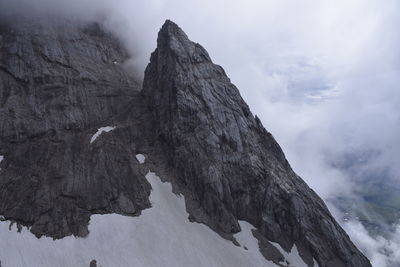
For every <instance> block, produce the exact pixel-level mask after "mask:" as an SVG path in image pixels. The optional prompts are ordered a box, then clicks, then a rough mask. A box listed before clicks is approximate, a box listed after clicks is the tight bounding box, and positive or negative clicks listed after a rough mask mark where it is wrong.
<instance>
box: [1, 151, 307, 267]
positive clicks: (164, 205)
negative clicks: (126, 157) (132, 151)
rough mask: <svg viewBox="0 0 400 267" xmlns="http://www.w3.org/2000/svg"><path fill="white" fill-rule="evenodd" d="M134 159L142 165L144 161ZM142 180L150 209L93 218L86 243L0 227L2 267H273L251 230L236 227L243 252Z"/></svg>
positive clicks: (166, 188)
mask: <svg viewBox="0 0 400 267" xmlns="http://www.w3.org/2000/svg"><path fill="white" fill-rule="evenodd" d="M137 156H138V158H140V161H141V162H142V160H143V161H144V156H143V155H137ZM146 178H147V180H148V181H149V182H150V184H151V186H152V192H151V196H150V199H151V203H152V207H151V208H150V209H146V210H144V211H143V213H142V214H141V215H140V216H139V217H126V216H121V215H116V214H108V215H93V216H92V217H91V220H90V225H89V231H90V234H89V235H88V236H87V237H86V238H75V237H72V236H69V237H65V238H63V239H61V240H52V239H51V238H46V237H42V238H40V239H37V238H36V237H35V236H34V235H33V234H31V233H30V232H29V231H28V230H27V229H25V228H23V229H22V231H21V233H18V232H17V230H16V227H11V231H10V230H9V222H1V223H0V237H1V242H0V260H1V266H2V267H27V266H29V267H57V266H60V267H61V266H63V267H64V266H65V267H69V266H71V267H72V266H74V267H75V266H86V267H87V266H89V263H90V261H92V260H94V259H95V260H96V261H97V263H98V265H99V266H103V267H124V266H135V267H140V266H143V267H152V266H157V267H158V266H173V267H178V266H196V267H200V266H204V267H206V266H207V267H209V266H216V267H217V266H226V267H233V266H238V267H241V266H260V267H261V266H265V267H268V266H276V265H275V264H273V263H272V262H269V261H267V260H266V259H265V258H264V257H263V256H262V255H261V253H260V252H259V249H258V241H257V240H256V239H255V238H254V236H253V235H252V232H251V230H252V229H253V226H252V225H250V224H249V223H247V222H244V221H241V222H240V226H241V228H242V232H239V233H238V234H236V235H235V238H236V239H237V241H238V242H239V243H240V244H241V247H239V246H236V245H234V244H233V243H232V242H231V241H228V240H225V239H223V238H221V237H220V236H219V235H218V234H217V233H215V232H214V231H212V230H211V229H210V228H209V227H207V226H205V225H203V224H199V223H191V222H189V220H188V213H187V212H186V209H185V201H184V198H183V197H182V196H180V195H175V194H174V193H173V192H172V187H171V185H170V184H169V183H163V182H162V181H161V180H160V178H159V177H158V176H157V175H156V174H155V173H153V172H150V171H149V172H148V174H147V175H146ZM276 246H277V247H278V249H280V250H281V248H280V247H279V245H276ZM281 251H283V250H281ZM292 251H293V253H290V254H289V255H290V259H291V261H292V262H291V263H292V264H291V265H293V266H296V267H301V266H306V265H305V264H304V263H303V262H302V260H301V259H300V257H299V256H298V254H297V250H296V249H295V248H294V249H293V250H292Z"/></svg>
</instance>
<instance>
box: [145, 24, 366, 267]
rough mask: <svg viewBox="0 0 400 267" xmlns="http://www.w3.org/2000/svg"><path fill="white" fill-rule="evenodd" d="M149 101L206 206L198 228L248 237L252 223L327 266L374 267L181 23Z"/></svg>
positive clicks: (174, 157)
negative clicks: (242, 223)
mask: <svg viewBox="0 0 400 267" xmlns="http://www.w3.org/2000/svg"><path fill="white" fill-rule="evenodd" d="M143 94H144V95H145V97H146V100H147V102H148V104H149V107H150V109H151V112H152V114H153V116H154V122H155V124H154V129H156V134H157V138H158V140H159V144H160V145H161V146H162V148H163V150H164V154H165V156H166V157H168V159H169V164H170V166H171V167H172V169H174V170H175V171H176V172H177V177H176V178H177V179H178V183H179V184H180V185H181V186H183V187H185V188H186V189H188V190H189V191H190V192H191V195H189V196H188V197H191V198H192V199H193V200H194V201H195V202H196V203H197V204H198V207H193V208H192V209H190V207H189V211H190V213H191V215H192V216H193V217H194V219H195V220H199V221H202V222H206V223H207V224H209V225H210V226H211V227H213V228H214V229H216V230H218V231H221V232H224V233H233V232H238V231H240V228H239V225H238V222H237V220H238V219H240V220H246V221H248V222H250V223H252V224H253V225H254V226H256V227H257V228H258V229H259V231H260V232H261V233H262V234H263V235H264V236H265V237H266V238H267V239H268V240H271V241H275V242H278V243H279V244H280V245H281V246H282V247H283V248H285V249H287V250H289V249H290V248H291V247H292V246H293V244H296V245H297V247H299V248H301V250H302V251H303V253H304V254H307V253H306V252H309V253H310V254H311V255H312V256H313V257H314V258H316V259H317V261H318V263H319V265H320V266H335V267H337V266H369V262H368V260H367V259H366V258H365V257H364V256H363V255H362V254H361V253H360V252H359V251H358V250H357V248H356V247H355V246H354V245H353V244H352V243H351V241H350V239H349V237H348V236H347V235H346V233H345V232H344V231H343V230H342V228H341V227H340V226H339V225H338V224H337V223H336V222H335V220H334V219H333V218H332V216H331V215H330V213H329V211H328V209H327V208H326V206H325V204H324V203H323V201H322V200H321V199H320V198H319V197H318V196H317V195H316V194H315V192H314V191H313V190H311V189H310V188H309V187H308V186H307V185H306V184H305V183H304V182H303V180H302V179H301V178H300V177H299V176H297V175H296V174H295V173H294V172H293V170H292V169H291V168H290V165H289V163H288V162H287V160H286V159H285V156H284V154H283V152H282V150H281V148H280V147H279V145H278V144H277V142H276V141H275V140H274V138H273V137H272V135H271V134H270V133H269V132H268V131H267V130H265V129H264V127H263V126H262V124H261V122H260V120H259V119H258V118H257V117H254V116H253V115H252V113H251V112H250V110H249V107H248V106H247V104H246V103H245V102H244V101H243V99H242V98H241V96H240V94H239V91H238V89H237V88H236V87H235V86H234V85H233V84H232V83H231V82H230V80H229V78H228V77H227V76H226V74H225V72H224V70H223V69H222V68H221V67H220V66H218V65H215V64H213V63H212V61H211V59H210V57H209V55H208V53H207V51H206V50H205V49H204V48H203V47H202V46H201V45H199V44H197V43H193V42H191V41H190V40H189V39H188V37H187V36H186V34H185V33H184V32H183V31H182V30H181V29H180V28H179V27H178V26H177V25H176V24H174V23H173V22H170V21H167V22H166V23H165V24H164V26H163V27H162V29H161V31H160V32H159V35H158V39H157V49H156V50H155V51H154V52H153V54H152V55H151V60H150V64H149V65H148V66H147V68H146V71H145V79H144V83H143ZM197 216H198V217H197ZM304 258H305V260H307V261H308V262H310V263H311V262H312V261H310V260H309V259H307V258H308V257H307V255H304ZM311 264H312V263H311Z"/></svg>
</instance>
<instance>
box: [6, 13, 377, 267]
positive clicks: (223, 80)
mask: <svg viewBox="0 0 400 267" xmlns="http://www.w3.org/2000/svg"><path fill="white" fill-rule="evenodd" d="M127 58H128V54H127V52H126V51H125V50H124V48H123V47H122V46H121V45H120V44H119V42H118V41H117V40H116V39H115V38H114V37H113V36H112V35H111V34H110V33H108V32H107V31H105V30H104V29H103V28H102V27H101V26H100V25H99V24H90V25H80V24H78V23H70V22H68V23H65V21H61V22H60V21H59V22H57V23H55V22H54V21H50V22H49V21H45V20H43V21H41V22H32V21H24V19H22V20H21V21H13V23H12V24H11V23H6V22H4V21H2V20H0V125H1V127H0V155H1V156H4V159H3V160H2V161H1V162H0V168H1V169H0V215H1V216H2V217H4V219H5V220H9V221H15V222H17V223H18V224H22V225H24V226H28V227H30V231H31V232H32V233H34V234H35V235H36V236H37V237H40V236H43V235H46V236H50V237H53V238H55V239H57V238H63V237H65V236H68V235H76V236H86V235H87V234H89V233H88V222H89V219H90V216H91V215H92V214H105V213H118V214H123V215H129V216H139V215H140V214H141V212H142V210H143V209H146V208H149V207H151V203H150V201H149V195H150V190H151V186H150V184H149V183H148V181H147V180H146V178H145V177H144V175H145V171H147V170H148V169H149V168H150V169H152V170H155V171H156V172H157V173H159V174H162V175H161V176H162V177H163V178H164V179H167V180H169V181H170V182H171V183H172V185H173V187H174V190H175V191H176V192H180V193H182V194H184V196H185V200H186V208H187V210H188V212H189V213H190V218H189V219H190V220H193V221H197V222H202V223H204V224H206V225H208V226H209V227H211V228H212V229H213V230H215V231H216V232H218V233H219V234H220V235H221V236H223V237H225V238H232V234H233V233H236V232H238V231H240V225H239V224H238V220H245V221H248V222H250V223H251V224H253V225H254V226H255V227H257V231H254V236H255V237H256V238H258V240H259V244H260V247H261V250H262V251H263V252H264V256H265V257H266V258H267V259H268V260H272V261H274V262H275V263H277V264H278V265H279V264H280V263H279V262H280V258H279V257H274V256H272V255H271V253H270V251H269V250H268V248H271V247H273V245H271V244H270V243H269V242H270V241H273V242H278V243H279V244H280V245H281V246H282V247H283V248H284V249H285V250H290V249H291V248H292V246H293V245H296V246H297V248H298V250H299V251H300V254H301V256H302V258H303V259H304V261H305V262H306V263H307V264H308V265H309V266H313V258H314V259H316V260H317V262H318V264H319V266H321V267H324V266H334V267H337V266H339V267H340V266H354V267H356V266H357V267H359V266H363V267H364V266H366V267H367V266H371V265H370V263H369V261H368V259H367V258H365V257H364V256H363V255H362V254H361V253H360V252H359V251H358V249H357V248H356V247H355V246H354V245H353V244H352V242H351V241H350V239H349V237H348V236H347V235H346V233H345V232H344V231H343V230H342V228H341V227H340V226H339V225H338V224H337V223H336V222H335V220H334V219H333V217H332V216H331V214H330V213H329V211H328V209H327V208H326V206H325V204H324V203H323V201H322V200H321V199H320V198H319V197H318V196H317V195H316V194H315V193H314V191H312V190H311V189H310V188H309V187H308V186H307V185H306V184H305V183H304V182H303V180H302V179H301V178H300V177H298V176H297V175H296V174H295V173H294V172H293V170H292V169H291V167H290V165H289V163H288V162H287V160H286V158H285V155H284V153H283V152H282V150H281V148H280V147H279V145H278V144H277V142H276V141H275V140H274V138H273V136H272V135H271V134H270V133H269V132H268V131H267V130H266V129H265V128H264V127H263V126H262V124H261V122H260V120H259V119H258V118H257V117H254V116H253V114H252V113H251V111H250V109H249V107H248V106H247V104H246V103H245V102H244V101H243V99H242V98H241V96H240V93H239V90H238V89H237V88H236V87H235V86H234V85H233V84H232V83H231V82H230V80H229V78H228V77H227V75H226V74H225V72H224V70H223V69H222V68H221V67H220V66H218V65H215V64H213V63H212V61H211V59H210V56H209V55H208V53H207V51H206V50H205V49H204V48H203V47H202V46H200V45H199V44H196V43H193V42H192V41H190V40H189V38H188V37H187V36H186V34H185V33H184V32H183V31H182V30H181V29H180V28H179V27H178V26H177V25H176V24H174V23H173V22H171V21H166V22H165V24H164V25H163V26H162V28H161V30H160V32H159V35H158V39H157V48H156V50H155V51H154V52H153V53H152V55H151V58H150V63H149V65H148V66H147V68H146V71H145V78H144V81H143V89H142V90H141V88H140V85H139V83H138V81H137V80H135V79H134V78H133V75H131V73H129V71H127V70H126V69H125V68H124V67H123V63H124V61H125V60H126V59H127ZM140 90H141V91H140ZM105 126H115V127H116V128H115V129H114V130H113V131H111V132H108V133H103V134H102V135H100V136H99V137H98V138H97V139H96V140H95V141H94V142H93V143H91V142H90V140H91V138H92V136H93V135H94V134H95V133H96V132H97V129H98V128H100V127H105ZM138 153H143V154H146V163H145V164H143V165H140V164H139V163H138V162H137V160H136V159H135V155H136V154H138ZM2 219H3V218H2ZM274 253H276V251H275V252H274ZM278 254H279V252H278Z"/></svg>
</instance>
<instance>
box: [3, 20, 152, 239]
mask: <svg viewBox="0 0 400 267" xmlns="http://www.w3.org/2000/svg"><path fill="white" fill-rule="evenodd" d="M0 40H1V41H0V125H1V127H0V155H4V160H3V161H2V162H1V165H0V168H1V170H0V214H1V215H3V216H4V217H5V218H7V219H10V220H14V221H16V222H18V223H20V224H23V225H26V226H31V228H30V230H31V231H32V232H33V233H34V234H36V235H37V236H41V235H48V236H52V237H54V238H62V237H64V236H66V235H71V234H74V235H78V236H84V235H86V234H87V225H88V222H89V218H90V215H91V214H95V213H121V214H128V215H138V214H140V211H141V210H142V209H144V208H147V207H150V202H149V200H148V196H149V194H150V185H149V184H148V182H147V181H146V179H145V178H144V177H143V175H142V174H140V173H139V172H140V170H139V168H138V166H137V165H138V164H137V163H136V160H135V159H134V155H135V153H134V152H135V149H136V148H135V145H134V144H130V143H129V140H130V139H135V140H138V142H139V143H140V140H141V139H142V133H141V132H140V131H139V130H136V129H138V127H135V123H131V125H130V126H129V127H131V128H132V129H130V130H126V129H124V126H123V125H121V124H119V123H117V121H116V119H115V117H116V114H122V113H125V112H126V111H127V110H129V109H130V107H131V106H135V111H136V112H135V113H133V115H132V116H134V115H135V114H136V115H137V116H138V115H140V114H141V113H140V112H141V107H142V109H144V110H146V109H145V106H144V105H143V103H142V102H143V101H142V97H141V96H140V94H139V90H140V86H139V84H138V83H137V82H136V81H135V80H133V79H132V78H131V75H129V74H128V73H127V72H126V70H124V68H123V67H122V64H123V62H124V61H125V60H126V59H127V57H128V56H127V53H126V52H125V50H124V49H123V48H122V47H121V46H120V44H119V43H118V42H117V41H116V40H115V38H113V37H112V36H111V35H110V34H108V33H107V32H105V31H104V30H103V29H102V28H101V26H100V25H98V24H90V25H88V26H81V25H76V24H71V23H57V22H54V21H43V22H32V21H24V20H21V21H12V23H9V24H8V23H2V24H1V25H0ZM144 118H145V115H144ZM132 120H133V121H135V120H134V119H132ZM108 125H110V126H117V129H116V130H115V133H114V132H110V133H103V134H102V135H101V136H99V137H98V139H97V140H96V141H95V142H93V143H92V144H91V143H90V139H91V136H92V135H93V134H94V133H95V132H96V131H97V129H98V128H99V127H103V126H108ZM105 135H107V142H104V139H105V138H104V136H105ZM119 136H121V138H119Z"/></svg>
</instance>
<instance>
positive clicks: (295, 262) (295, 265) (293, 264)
mask: <svg viewBox="0 0 400 267" xmlns="http://www.w3.org/2000/svg"><path fill="white" fill-rule="evenodd" d="M270 243H271V244H272V245H274V246H275V247H276V248H277V249H278V250H279V251H280V252H281V254H282V255H283V256H284V257H285V262H282V263H281V264H282V265H283V266H287V267H308V265H307V264H306V263H305V262H304V261H303V259H302V258H301V257H300V255H299V251H298V250H297V247H296V245H294V246H293V247H292V250H291V251H290V252H286V251H285V250H284V249H283V248H282V247H281V246H280V245H279V244H278V243H275V242H271V241H270ZM287 262H288V264H287ZM314 267H318V263H317V262H316V260H315V259H314Z"/></svg>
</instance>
